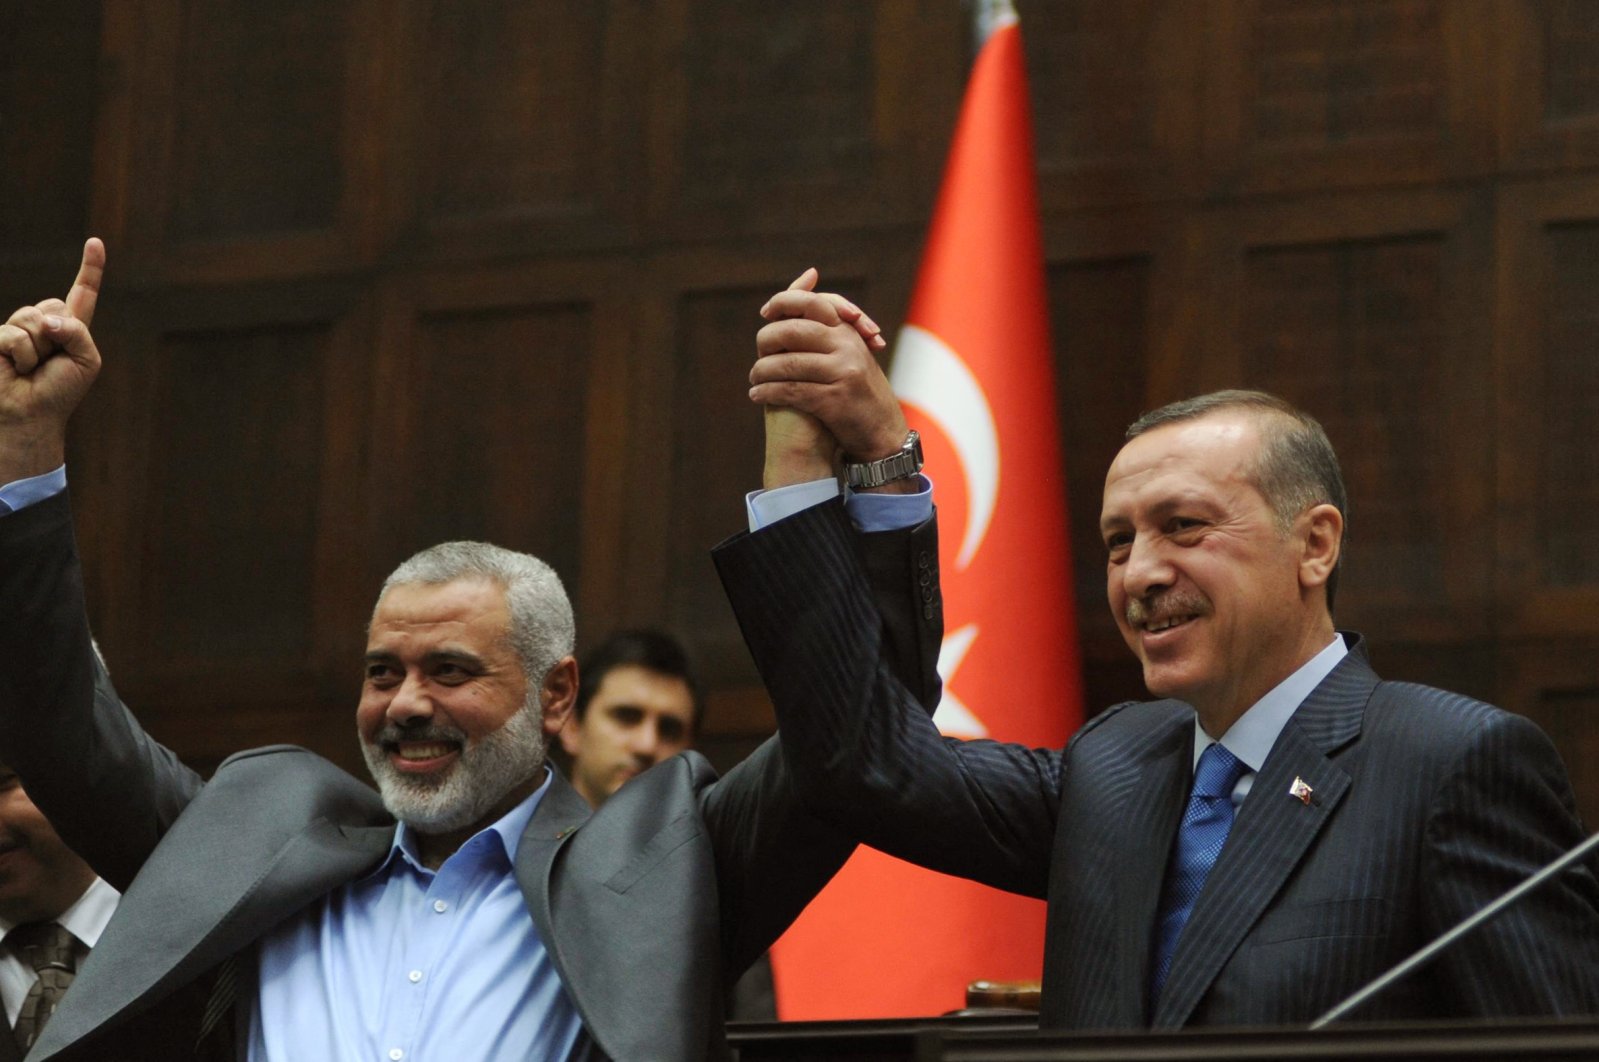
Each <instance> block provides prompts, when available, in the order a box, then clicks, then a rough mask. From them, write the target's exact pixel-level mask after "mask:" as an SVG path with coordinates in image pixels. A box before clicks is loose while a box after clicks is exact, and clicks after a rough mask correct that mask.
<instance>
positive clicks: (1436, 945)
mask: <svg viewBox="0 0 1599 1062" xmlns="http://www.w3.org/2000/svg"><path fill="white" fill-rule="evenodd" d="M1596 848H1599V833H1596V834H1594V835H1593V836H1592V837H1589V838H1588V839H1587V840H1586V841H1583V842H1582V843H1581V844H1579V845H1578V846H1577V847H1575V848H1573V849H1571V850H1570V851H1569V852H1567V853H1566V854H1565V855H1563V856H1561V857H1560V858H1559V859H1557V860H1555V861H1554V862H1553V863H1550V864H1549V865H1548V866H1546V867H1544V868H1543V869H1542V870H1540V871H1538V873H1536V874H1534V875H1533V876H1532V877H1530V878H1528V879H1527V880H1526V881H1524V882H1522V883H1521V884H1520V885H1517V886H1516V887H1515V888H1513V889H1511V890H1510V891H1509V892H1507V893H1505V894H1504V895H1503V896H1501V897H1499V899H1497V900H1495V901H1494V902H1493V903H1491V904H1489V905H1488V906H1487V907H1484V908H1483V909H1482V910H1480V911H1478V912H1477V913H1476V914H1474V915H1472V916H1471V917H1469V918H1467V919H1466V920H1465V921H1463V922H1461V923H1460V924H1459V925H1457V926H1455V927H1454V928H1453V929H1451V930H1450V931H1449V932H1447V933H1445V934H1444V935H1443V936H1441V937H1439V938H1438V939H1437V940H1435V941H1433V942H1432V943H1431V944H1428V945H1427V946H1426V947H1424V948H1422V949H1421V950H1420V951H1418V952H1416V953H1415V954H1414V955H1412V956H1411V957H1410V958H1408V959H1406V960H1405V961H1404V962H1402V963H1400V964H1399V965H1398V966H1395V967H1394V968H1393V969H1391V970H1389V971H1388V972H1387V973H1385V974H1383V975H1382V976H1380V977H1378V978H1377V979H1376V980H1375V981H1372V982H1371V983H1370V984H1368V985H1366V987H1365V988H1362V989H1361V990H1360V991H1358V992H1356V993H1355V994H1354V995H1352V996H1350V997H1349V998H1348V999H1346V1000H1344V1001H1343V1002H1342V1003H1339V1004H1338V1005H1337V1006H1335V1007H1333V1009H1331V1010H1329V1011H1328V1012H1327V1013H1325V1014H1323V1015H1322V1016H1321V1017H1319V1018H1317V1019H1316V1020H1315V1021H1313V1022H1311V1023H1310V1027H1311V1028H1312V1029H1320V1028H1322V1027H1324V1026H1326V1025H1330V1024H1331V1023H1333V1022H1335V1021H1337V1020H1338V1019H1339V1018H1342V1017H1343V1016H1344V1015H1346V1014H1348V1013H1349V1012H1350V1011H1352V1010H1354V1009H1355V1008H1356V1007H1359V1006H1360V1005H1361V1004H1363V1003H1365V1002H1366V1001H1367V1000H1368V999H1370V998H1371V997H1373V996H1375V995H1376V994H1377V993H1379V992H1381V991H1382V990H1383V989H1385V988H1387V987H1388V986H1389V985H1391V984H1393V983H1394V982H1395V981H1398V980H1399V979H1400V978H1402V977H1404V976H1406V975H1407V974H1409V973H1411V972H1412V971H1414V970H1416V969H1418V968H1419V967H1422V966H1425V965H1426V964H1427V963H1429V962H1431V961H1432V960H1433V959H1434V958H1436V957H1437V956H1438V954H1439V953H1440V952H1442V951H1444V949H1446V948H1448V947H1450V946H1451V945H1453V944H1454V943H1455V942H1456V941H1458V940H1459V939H1460V938H1461V937H1464V936H1466V935H1467V934H1469V933H1470V932H1471V931H1472V930H1474V929H1476V928H1477V927H1478V926H1480V925H1482V924H1483V923H1484V922H1486V921H1488V920H1489V919H1490V918H1493V917H1495V916H1496V915H1498V914H1500V913H1501V912H1503V911H1504V910H1506V909H1507V908H1510V907H1513V906H1515V904H1516V902H1517V901H1518V900H1520V899H1521V898H1522V897H1523V896H1525V895H1527V894H1528V893H1529V892H1531V891H1532V890H1533V889H1536V888H1537V887H1538V886H1540V885H1542V884H1543V883H1544V882H1546V881H1548V880H1549V879H1551V878H1553V877H1554V876H1555V875H1556V874H1559V873H1560V872H1561V871H1562V870H1565V869H1566V868H1567V867H1569V866H1571V865H1572V864H1573V863H1576V862H1578V861H1580V860H1581V859H1583V858H1584V857H1586V856H1588V855H1589V854H1591V853H1592V852H1593V851H1594V849H1596Z"/></svg>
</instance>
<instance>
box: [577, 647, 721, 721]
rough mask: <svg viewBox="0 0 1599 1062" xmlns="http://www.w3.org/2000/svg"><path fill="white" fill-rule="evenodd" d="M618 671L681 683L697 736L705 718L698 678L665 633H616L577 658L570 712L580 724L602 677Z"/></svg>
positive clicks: (603, 679) (686, 658) (680, 651)
mask: <svg viewBox="0 0 1599 1062" xmlns="http://www.w3.org/2000/svg"><path fill="white" fill-rule="evenodd" d="M619 667H641V668H643V669H644V670H646V671H653V672H655V673H656V674H660V675H667V676H669V677H671V678H679V679H682V680H683V683H684V685H686V686H687V687H688V692H689V697H690V698H692V699H693V702H694V727H693V731H694V733H696V734H697V733H699V729H700V719H701V718H703V717H704V715H705V701H704V698H703V697H702V696H701V694H700V683H699V678H698V676H697V675H696V674H695V673H694V667H693V665H692V664H690V663H689V659H688V651H687V650H685V649H684V648H683V643H681V642H679V641H678V640H677V639H676V638H674V637H672V636H671V635H670V634H667V633H666V632H665V631H658V630H651V629H648V628H641V629H637V630H626V631H617V632H616V633H615V634H612V635H611V636H610V637H609V638H607V639H605V640H604V641H603V642H601V643H600V644H599V645H596V646H595V647H594V648H592V649H590V650H589V651H588V652H586V653H584V654H583V655H582V656H581V657H579V658H578V662H577V675H578V686H577V702H576V703H575V704H574V705H573V708H572V710H573V714H574V715H575V716H576V717H577V720H578V721H579V722H582V721H583V716H584V715H585V714H586V713H587V712H588V709H589V700H590V699H591V698H593V696H594V694H595V691H597V690H598V689H599V688H600V684H601V683H603V682H604V681H605V676H606V675H608V674H610V673H611V672H612V671H614V670H615V669H617V668H619Z"/></svg>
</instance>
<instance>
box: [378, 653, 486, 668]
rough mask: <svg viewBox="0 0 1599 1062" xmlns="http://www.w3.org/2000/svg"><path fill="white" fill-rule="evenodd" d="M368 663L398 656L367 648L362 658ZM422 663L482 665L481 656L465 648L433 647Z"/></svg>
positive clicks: (394, 659) (388, 661)
mask: <svg viewBox="0 0 1599 1062" xmlns="http://www.w3.org/2000/svg"><path fill="white" fill-rule="evenodd" d="M363 659H364V660H365V661H366V662H367V663H369V664H387V663H393V662H397V661H398V660H399V659H400V657H399V654H397V653H392V652H390V651H389V650H387V649H368V650H367V652H366V655H365V657H364V658H363ZM422 662H423V663H424V664H470V665H472V666H473V667H483V666H484V664H483V658H482V657H481V656H478V655H477V654H476V653H470V652H467V651H466V650H465V649H435V650H434V651H432V652H430V653H428V654H427V655H426V656H424V657H423V658H422Z"/></svg>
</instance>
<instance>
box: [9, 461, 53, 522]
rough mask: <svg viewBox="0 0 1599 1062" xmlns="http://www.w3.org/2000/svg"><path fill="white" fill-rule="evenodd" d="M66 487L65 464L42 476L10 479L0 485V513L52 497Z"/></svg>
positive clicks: (13, 510) (14, 510)
mask: <svg viewBox="0 0 1599 1062" xmlns="http://www.w3.org/2000/svg"><path fill="white" fill-rule="evenodd" d="M66 489H67V466H66V465H62V466H61V467H60V468H57V469H55V470H54V471H52V472H46V473H45V474H44V475H42V476H29V477H28V478H27V479H17V480H12V481H11V482H10V483H7V484H5V485H4V486H0V515H3V514H5V513H14V512H16V511H17V510H18V509H26V508H27V507H28V506H30V505H33V504H35V503H36V502H42V501H44V500H45V499H46V498H53V497H55V496H56V495H57V494H60V493H61V492H62V491H64V490H66Z"/></svg>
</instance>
